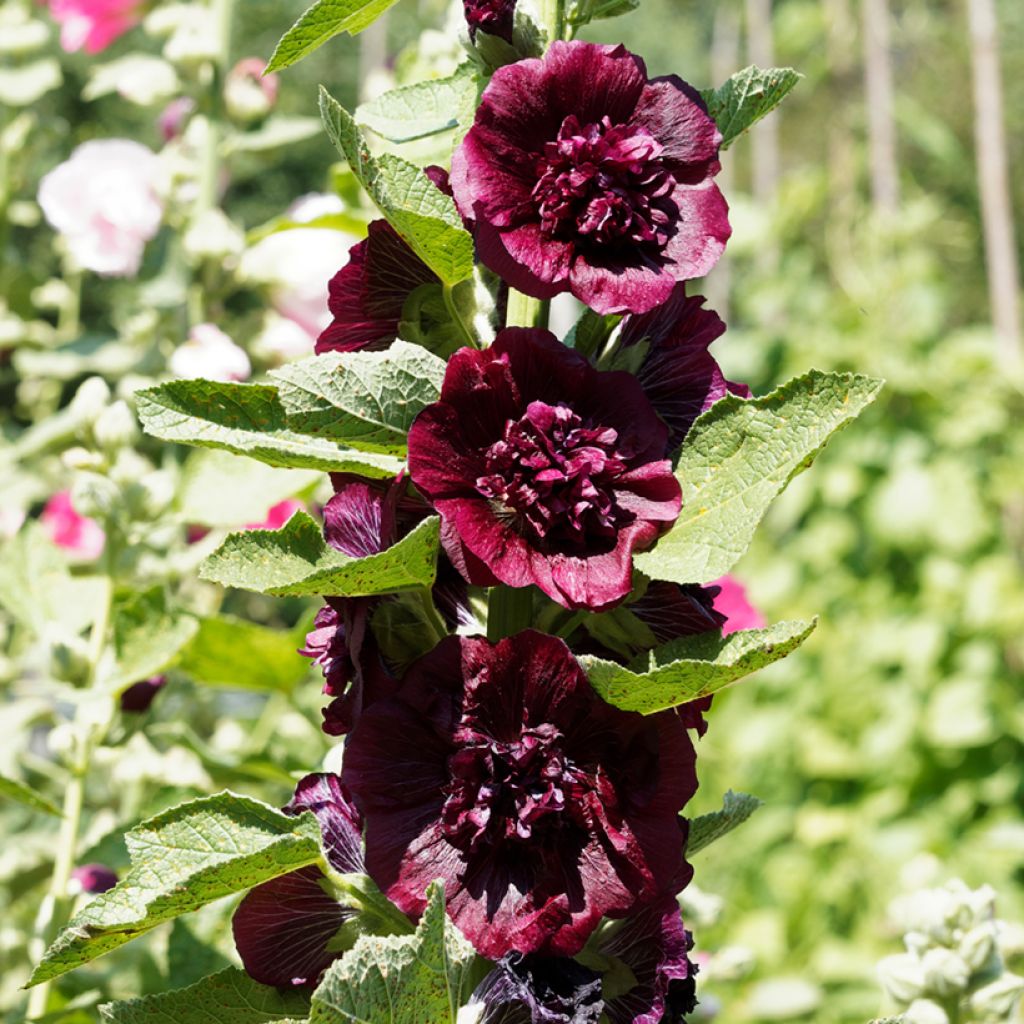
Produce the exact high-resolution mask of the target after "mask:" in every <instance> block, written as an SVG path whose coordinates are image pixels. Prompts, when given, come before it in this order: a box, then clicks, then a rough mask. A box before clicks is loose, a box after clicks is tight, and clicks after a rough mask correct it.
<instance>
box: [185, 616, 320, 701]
mask: <svg viewBox="0 0 1024 1024" xmlns="http://www.w3.org/2000/svg"><path fill="white" fill-rule="evenodd" d="M299 646H300V643H299V640H298V638H297V637H296V636H295V634H294V633H290V632H284V631H282V630H278V629H270V628H268V627H267V626H260V625H257V624H256V623H255V622H246V621H245V620H244V619H236V618H232V617H231V616H227V615H224V616H221V617H220V618H216V619H203V620H202V621H201V622H200V623H199V631H198V632H197V633H196V635H195V637H194V638H193V639H192V642H191V643H190V644H189V645H188V647H186V648H185V650H184V652H183V653H182V655H181V658H180V659H179V661H178V669H179V670H180V671H182V672H185V673H187V674H188V675H190V676H191V677H192V678H193V679H195V680H196V681H197V682H200V683H205V684H207V685H208V686H230V687H234V688H237V689H243V690H284V691H289V690H291V689H292V688H293V687H294V686H296V685H297V684H298V683H300V682H301V681H302V680H303V679H304V678H305V676H306V669H307V665H306V662H305V661H304V660H303V659H302V658H297V657H296V656H295V652H296V649H297V648H298V647H299Z"/></svg>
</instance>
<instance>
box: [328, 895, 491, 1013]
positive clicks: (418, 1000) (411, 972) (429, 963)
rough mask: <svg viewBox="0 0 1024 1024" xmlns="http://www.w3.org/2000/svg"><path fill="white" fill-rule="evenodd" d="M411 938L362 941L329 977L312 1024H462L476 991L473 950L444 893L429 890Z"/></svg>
mask: <svg viewBox="0 0 1024 1024" xmlns="http://www.w3.org/2000/svg"><path fill="white" fill-rule="evenodd" d="M427 899H428V903H427V909H426V910H425V911H424V912H423V917H422V918H421V919H420V923H419V925H418V926H417V927H416V931H415V932H414V933H413V934H412V935H389V936H376V935H363V936H360V938H359V939H358V940H357V941H356V944H355V945H354V946H353V947H352V949H351V950H349V952H347V953H346V954H345V955H344V957H342V959H340V960H338V961H336V962H335V963H334V964H333V965H332V966H331V967H329V968H328V969H327V972H326V974H325V975H324V978H323V981H321V982H320V985H319V987H318V988H317V990H316V991H315V992H314V993H313V1001H312V1006H311V1009H310V1015H309V1019H310V1024H424V1022H429V1024H455V1022H456V1019H457V1017H458V1014H459V1008H460V1007H461V1006H463V1005H464V1004H465V1003H466V1002H467V1001H468V999H469V996H470V993H471V992H472V988H473V979H472V973H473V971H472V967H473V959H474V954H473V949H472V947H471V946H470V945H469V943H468V942H466V940H465V939H464V938H463V937H462V936H461V935H460V934H459V933H458V931H457V930H456V929H455V928H454V926H452V925H451V924H450V923H449V922H448V918H447V916H446V914H445V904H444V886H443V885H442V884H441V883H440V882H434V883H433V884H432V885H430V887H429V888H428V889H427Z"/></svg>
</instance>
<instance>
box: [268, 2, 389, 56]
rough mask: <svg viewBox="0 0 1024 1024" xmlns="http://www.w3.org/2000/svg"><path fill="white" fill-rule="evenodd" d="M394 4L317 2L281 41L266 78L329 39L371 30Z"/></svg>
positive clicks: (276, 48)
mask: <svg viewBox="0 0 1024 1024" xmlns="http://www.w3.org/2000/svg"><path fill="white" fill-rule="evenodd" d="M394 3H395V0H316V3H314V4H313V5H312V7H310V8H309V9H308V10H307V11H306V12H305V14H303V15H302V17H301V18H299V20H298V21H297V22H295V24H294V25H292V27H291V28H290V29H288V31H287V32H285V34H284V35H283V36H282V37H281V39H280V41H279V42H278V44H277V46H276V47H275V49H274V52H273V54H272V55H271V57H270V62H269V63H268V64H267V67H266V70H265V71H264V74H270V72H271V71H280V70H282V68H287V67H290V66H291V65H292V64H295V63H296V62H297V61H300V60H302V58H303V57H307V56H309V54H311V53H312V52H313V51H314V50H315V49H316V48H317V47H318V46H321V45H323V44H324V43H326V42H327V40H328V39H333V38H334V36H336V35H340V34H341V33H342V32H347V33H348V34H349V35H350V36H354V35H358V34H359V33H360V32H362V31H363V29H364V28H369V26H370V25H372V24H373V23H374V22H375V21H376V20H377V19H378V18H379V17H380V16H381V15H382V14H383V13H384V12H385V11H386V10H387V9H388V8H389V7H391V6H392V5H393V4H394Z"/></svg>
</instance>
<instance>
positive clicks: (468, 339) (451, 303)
mask: <svg viewBox="0 0 1024 1024" xmlns="http://www.w3.org/2000/svg"><path fill="white" fill-rule="evenodd" d="M454 288H455V286H454V285H451V284H447V283H445V284H443V285H442V286H441V293H442V294H443V295H444V305H445V309H447V310H448V315H449V316H450V317H451V318H452V322H453V323H454V324H455V326H456V327H457V328H458V329H459V335H460V337H461V338H462V341H463V342H464V343H465V344H466V345H468V346H469V347H470V348H479V347H480V346H479V345H478V344H477V339H476V335H475V334H474V333H473V328H472V327H470V325H469V324H467V323H466V321H465V320H463V319H462V313H461V311H460V310H459V305H458V303H457V302H456V301H455V296H454V295H453V294H452V292H453V290H454Z"/></svg>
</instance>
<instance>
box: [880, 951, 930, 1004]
mask: <svg viewBox="0 0 1024 1024" xmlns="http://www.w3.org/2000/svg"><path fill="white" fill-rule="evenodd" d="M878 980H879V981H880V982H881V983H882V987H883V988H884V989H885V991H886V992H888V993H889V995H891V996H892V997H893V999H895V1000H896V1001H897V1002H898V1003H909V1002H911V1001H912V1000H914V999H916V998H917V997H918V996H919V995H921V994H922V993H923V992H924V990H925V976H924V968H923V967H922V966H921V961H920V960H918V959H917V957H915V956H911V955H910V954H909V953H898V954H896V955H895V956H887V957H886V958H885V959H884V960H882V961H880V962H879V964H878Z"/></svg>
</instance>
